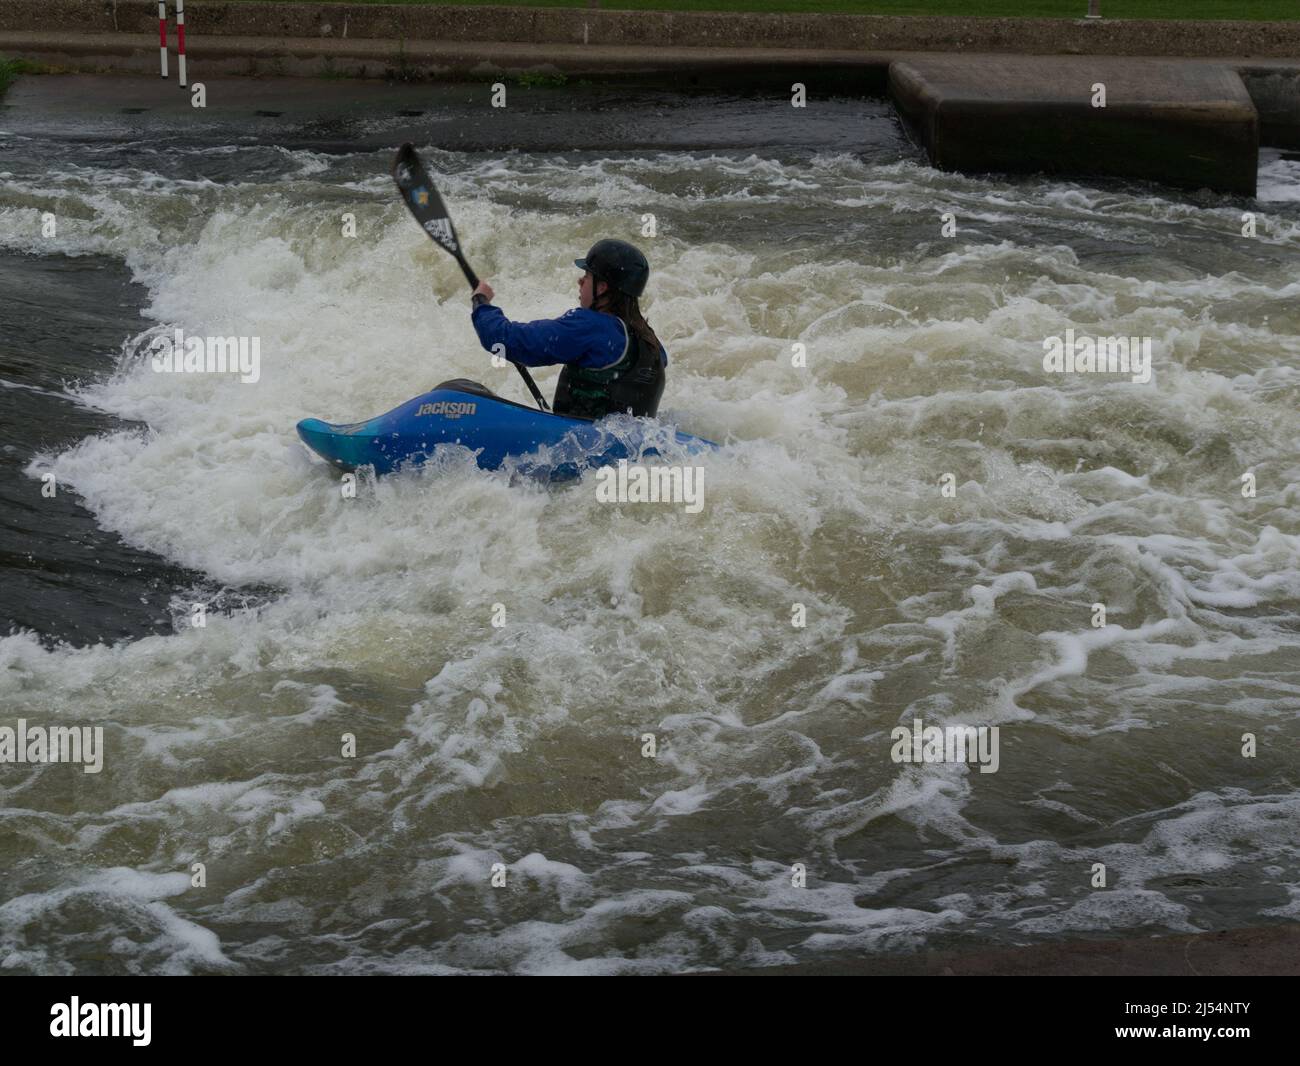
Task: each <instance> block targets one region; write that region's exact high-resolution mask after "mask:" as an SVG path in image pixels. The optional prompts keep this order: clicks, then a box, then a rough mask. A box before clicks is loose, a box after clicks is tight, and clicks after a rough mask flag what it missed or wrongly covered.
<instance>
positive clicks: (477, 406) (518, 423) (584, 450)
mask: <svg viewBox="0 0 1300 1066" xmlns="http://www.w3.org/2000/svg"><path fill="white" fill-rule="evenodd" d="M298 436H300V437H301V438H302V439H303V441H304V442H305V443H306V445H307V447H309V448H310V449H311V450H312V451H314V452H315V453H316V454H317V455H319V456H321V457H322V458H324V459H327V460H328V461H329V462H330V463H332V464H333V465H334V466H336V467H338V468H339V469H341V470H355V469H357V468H358V467H362V466H371V467H374V470H375V473H377V474H387V473H389V472H391V471H393V470H396V469H397V468H398V467H400V466H404V465H407V464H416V463H421V462H423V461H424V460H426V459H428V458H429V457H430V456H431V455H432V454H433V452H434V449H436V448H437V447H438V446H439V445H461V446H463V447H465V448H468V449H470V450H471V451H473V452H475V453H476V459H477V462H478V465H479V466H480V467H482V468H483V469H485V470H496V469H499V468H500V467H501V466H503V465H504V464H505V463H506V462H507V461H509V460H519V461H520V462H519V463H518V466H519V468H520V469H522V470H524V471H525V472H528V473H531V474H535V475H541V476H544V477H549V478H550V479H551V480H565V479H569V478H574V477H577V476H578V474H579V473H580V472H581V471H582V470H583V469H588V468H592V467H599V466H609V465H611V464H613V463H617V462H618V461H619V460H620V459H627V460H629V461H635V460H637V459H640V458H644V457H655V456H660V455H662V454H664V453H665V452H670V453H684V454H687V455H698V454H700V453H702V452H707V451H712V450H713V449H715V448H717V445H716V444H714V443H713V442H712V441H708V440H704V439H703V438H702V437H693V436H691V435H690V434H689V433H679V432H676V431H675V430H672V429H670V428H668V427H666V426H659V425H655V424H654V423H648V422H646V421H645V420H644V419H635V418H631V417H630V416H613V417H610V418H603V419H601V420H600V421H598V422H593V421H590V420H588V419H585V418H568V417H566V416H564V415H556V414H550V413H549V412H546V411H538V410H535V409H534V408H532V407H525V406H524V405H523V404H519V403H514V402H513V401H511V400H504V399H502V398H501V397H500V396H497V395H495V394H494V393H492V392H491V391H490V390H489V389H487V388H485V387H484V386H482V385H480V384H478V383H477V382H473V381H466V380H463V379H459V378H458V379H456V380H454V381H444V382H443V383H442V384H441V385H439V386H438V387H437V388H435V389H434V390H433V391H432V392H426V393H425V394H424V395H423V396H417V397H415V399H413V400H407V401H406V403H404V404H402V405H401V406H400V407H395V408H393V409H392V410H391V411H389V412H388V413H387V414H382V415H379V416H377V417H375V418H372V419H369V420H368V421H366V422H354V423H352V424H351V425H346V426H340V425H333V424H331V423H329V422H322V421H321V420H320V419H319V418H304V419H303V420H302V421H301V422H299V423H298Z"/></svg>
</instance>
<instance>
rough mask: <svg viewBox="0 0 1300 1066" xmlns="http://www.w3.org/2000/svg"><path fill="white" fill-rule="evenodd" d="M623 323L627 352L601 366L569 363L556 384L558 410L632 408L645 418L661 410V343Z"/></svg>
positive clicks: (583, 412) (584, 414)
mask: <svg viewBox="0 0 1300 1066" xmlns="http://www.w3.org/2000/svg"><path fill="white" fill-rule="evenodd" d="M617 321H618V323H619V325H621V326H622V327H623V334H624V337H625V340H624V342H623V354H622V355H621V356H619V359H618V362H616V363H611V364H610V365H609V366H602V367H600V368H599V369H592V368H591V367H583V366H575V365H574V364H573V363H566V364H565V365H564V369H563V370H561V371H560V380H559V382H558V383H557V384H556V386H555V403H554V405H553V406H554V408H555V413H556V414H557V415H569V416H570V417H571V418H604V417H605V416H606V415H611V414H622V413H624V412H628V411H630V412H631V413H632V414H634V415H637V416H639V417H644V418H653V417H654V416H655V415H656V414H657V413H658V412H659V398H660V397H661V396H663V394H664V382H665V381H666V380H667V375H666V374H665V373H664V363H663V357H662V356H661V355H660V354H659V348H658V346H657V345H654V344H652V343H650V342H649V341H647V340H645V339H644V338H643V337H641V336H640V335H638V334H636V333H633V332H632V331H631V330H630V329H628V328H627V323H626V322H624V321H623V320H622V319H621V318H620V319H617Z"/></svg>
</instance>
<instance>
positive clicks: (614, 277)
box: [573, 240, 650, 296]
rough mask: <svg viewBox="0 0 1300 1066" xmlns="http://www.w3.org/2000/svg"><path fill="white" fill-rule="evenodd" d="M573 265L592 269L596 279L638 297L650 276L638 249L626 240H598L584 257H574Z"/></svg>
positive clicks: (644, 258)
mask: <svg viewBox="0 0 1300 1066" xmlns="http://www.w3.org/2000/svg"><path fill="white" fill-rule="evenodd" d="M573 265H574V266H576V267H579V268H580V269H582V270H588V271H590V272H591V276H592V277H593V278H595V279H596V280H597V281H603V282H604V283H605V284H606V285H608V286H609V287H610V288H611V289H617V290H618V291H619V292H623V293H627V295H628V296H640V295H641V294H642V293H643V292H645V283H646V282H647V281H648V280H649V279H650V264H649V262H647V261H646V257H645V256H644V255H642V254H641V252H640V250H639V249H637V248H635V247H633V246H632V245H630V244H628V243H627V241H608V240H607V241H597V242H596V243H595V244H593V245H592V246H591V251H589V252H588V253H587V258H586V259H575V260H574V261H573Z"/></svg>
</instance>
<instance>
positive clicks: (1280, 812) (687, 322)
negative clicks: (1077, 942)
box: [0, 78, 1300, 973]
mask: <svg viewBox="0 0 1300 1066" xmlns="http://www.w3.org/2000/svg"><path fill="white" fill-rule="evenodd" d="M224 85H228V86H230V88H229V93H228V94H227V95H225V96H224V97H223V96H222V93H221V91H220V90H221V89H222V86H224ZM164 92H166V93H168V94H172V93H175V88H174V87H171V88H170V89H168V88H166V87H165V86H164V87H161V88H160V87H158V86H155V85H154V84H152V83H147V79H137V80H132V79H71V78H68V79H55V78H47V79H33V78H28V79H24V80H23V81H21V82H20V83H19V84H18V85H17V86H15V88H14V89H13V90H11V92H10V94H9V97H8V99H7V101H6V103H7V107H6V108H5V109H4V110H0V182H2V187H0V295H2V296H3V301H2V302H0V420H2V421H0V434H2V438H3V439H0V468H2V469H3V473H4V475H5V476H4V478H3V483H2V484H0V507H2V508H3V514H4V520H3V523H2V526H3V528H2V529H0V538H3V539H0V599H2V605H0V624H3V626H4V627H6V630H7V635H4V636H0V727H3V726H9V727H15V726H16V724H17V720H18V719H23V720H25V721H26V722H27V723H28V724H29V726H32V725H42V726H49V725H55V724H65V725H77V726H92V727H93V726H98V727H101V728H102V729H103V746H104V759H103V769H102V771H101V772H100V773H98V774H87V773H83V771H82V769H81V768H80V767H77V766H70V765H66V764H49V765H39V766H33V765H31V764H28V763H23V764H5V765H0V968H3V970H4V972H9V973H14V972H18V973H64V972H87V973H143V972H166V973H270V972H294V973H376V972H385V973H409V972H435V973H436V972H502V971H506V972H519V973H626V972H643V973H657V972H671V971H682V970H691V969H702V968H715V967H724V968H743V967H755V966H766V965H774V964H780V963H790V962H806V961H815V960H838V959H849V958H866V957H871V956H878V955H899V954H904V953H910V952H916V951H920V950H925V949H940V950H961V949H964V948H975V947H988V946H998V945H1015V944H1030V943H1040V942H1044V941H1053V940H1061V939H1066V938H1087V939H1105V938H1110V937H1131V936H1148V935H1156V934H1167V933H1178V932H1191V931H1198V930H1215V929H1223V928H1234V927H1242V926H1254V925H1268V924H1281V923H1287V922H1294V921H1295V920H1297V919H1298V918H1300V831H1298V826H1300V776H1298V775H1297V758H1296V752H1297V750H1298V749H1297V741H1298V740H1300V727H1298V726H1297V711H1300V536H1298V533H1300V524H1298V520H1300V487H1297V483H1298V482H1300V413H1298V411H1300V403H1298V402H1297V401H1298V400H1300V370H1298V369H1297V367H1300V191H1298V190H1300V161H1297V160H1296V159H1293V158H1287V157H1286V156H1285V155H1282V154H1279V153H1277V152H1266V153H1265V157H1264V160H1263V163H1262V169H1261V183H1260V194H1259V197H1258V199H1256V200H1254V201H1250V200H1240V199H1232V198H1226V197H1219V196H1213V195H1210V194H1209V193H1202V194H1194V195H1189V194H1183V193H1175V192H1171V191H1169V190H1164V189H1159V188H1155V187H1150V186H1141V185H1132V184H1115V183H1086V182H1070V181H1056V180H1047V179H1044V178H1032V177H1029V178H1016V179H1002V178H973V177H962V176H957V175H949V174H941V173H938V172H936V171H934V170H931V169H929V168H928V167H927V166H925V165H924V163H923V160H922V159H921V158H920V157H919V156H918V155H917V153H916V152H915V150H914V149H913V148H912V147H911V146H910V145H909V144H908V142H907V140H906V138H905V137H904V136H903V135H902V133H901V131H900V130H899V129H898V127H897V126H896V124H895V122H894V120H893V117H892V113H891V110H890V108H889V107H888V105H886V104H885V103H883V102H880V101H870V100H868V101H860V100H851V99H836V100H813V101H812V102H811V103H810V106H809V108H807V109H805V110H803V111H798V110H795V109H792V108H790V107H789V104H788V101H787V100H786V99H785V98H778V99H777V100H776V102H770V101H765V100H762V99H758V98H753V97H749V98H744V97H738V96H726V97H723V96H698V95H696V96H673V95H667V94H662V93H636V92H634V91H632V90H619V91H617V92H615V91H605V90H601V89H598V88H595V87H591V86H575V87H571V88H566V89H563V90H557V89H542V88H534V89H523V88H515V89H512V90H511V92H512V93H513V96H512V97H511V104H510V106H508V107H507V108H506V109H504V111H493V110H492V109H490V108H489V107H488V106H487V102H486V97H487V89H486V87H484V86H468V87H457V88H454V89H442V90H435V89H429V88H427V87H426V88H423V89H421V88H417V87H409V88H383V87H370V86H355V85H346V84H342V83H304V82H294V83H291V84H281V83H276V82H243V83H239V82H232V83H216V84H215V85H214V86H213V87H212V88H210V92H212V94H213V97H214V99H215V100H216V104H215V105H214V106H213V107H211V108H210V109H209V113H208V114H205V115H204V117H203V118H202V119H198V118H195V117H194V114H192V113H190V112H188V111H187V110H186V109H184V108H183V107H181V106H180V105H179V104H178V103H177V102H176V100H175V99H172V100H171V101H170V102H168V101H166V100H162V96H163V94H164ZM148 94H154V96H155V97H157V98H158V99H159V100H160V101H162V102H160V103H157V104H156V105H155V104H154V103H153V102H151V99H150V98H149V97H148ZM240 94H243V95H242V96H241V95H240ZM223 99H224V100H226V101H228V103H226V104H225V105H224V110H223V105H222V104H221V101H222V100H223ZM272 100H274V101H276V103H274V104H270V103H267V102H266V101H272ZM257 101H261V102H260V103H258V102H257ZM256 110H261V111H263V112H265V113H263V114H256V113H255V111H256ZM399 112H408V113H405V114H401V113H399ZM411 112H413V113H411ZM406 138H410V139H413V140H414V141H415V142H416V144H417V147H418V148H419V149H420V150H421V152H422V154H423V155H424V157H425V159H426V161H427V162H428V163H429V165H430V168H431V169H432V170H434V171H435V172H436V173H437V174H438V175H440V177H441V185H442V188H443V192H444V196H445V198H446V200H447V202H448V204H449V206H450V207H451V210H452V212H453V215H454V217H455V219H456V222H457V226H458V228H459V230H460V234H461V237H462V239H463V241H464V243H465V246H466V249H467V253H468V256H469V258H470V260H471V262H472V263H473V264H474V266H475V268H476V269H477V271H478V272H479V273H480V274H481V275H482V276H483V277H485V278H488V279H490V280H491V281H492V283H493V285H494V286H495V288H496V291H497V297H498V302H499V303H500V304H501V306H502V307H503V308H504V309H505V310H506V312H507V314H509V315H510V316H511V317H514V318H521V319H526V318H536V317H543V316H551V315H556V314H559V313H561V312H562V311H564V310H565V309H566V308H568V307H571V306H573V305H574V303H575V302H576V289H575V283H576V280H577V271H576V270H575V269H574V268H573V266H572V260H573V258H574V257H575V256H576V255H580V254H582V253H583V252H584V251H585V249H586V248H587V247H588V245H590V244H591V243H592V242H593V241H594V240H596V239H597V238H600V237H603V236H621V237H624V238H627V239H631V240H634V241H636V242H637V243H639V244H641V245H642V246H643V247H644V248H646V250H647V251H648V254H649V256H650V259H651V262H652V265H653V274H652V280H651V283H650V288H649V292H648V299H647V300H646V301H645V303H646V306H647V317H648V318H649V320H650V321H651V323H652V324H653V325H654V327H655V328H656V330H657V331H658V333H659V335H660V337H661V338H662V339H663V340H664V342H665V344H666V347H667V349H668V351H669V353H670V360H671V363H670V371H669V372H670V376H669V382H668V387H667V391H666V393H665V398H664V404H663V407H662V409H661V416H662V418H663V419H664V420H666V421H669V422H672V423H674V424H676V425H678V426H679V427H680V428H681V429H683V430H686V431H689V432H693V433H697V434H700V435H703V436H707V437H709V438H711V439H714V440H717V441H721V442H724V443H725V445H726V446H725V448H724V449H723V450H722V451H721V452H719V453H718V454H717V455H715V456H710V457H709V458H708V459H707V460H705V462H704V470H705V493H706V496H705V499H706V506H705V507H704V508H703V510H702V511H700V512H699V513H698V514H691V513H686V512H685V510H684V509H683V508H682V507H681V506H671V507H670V506H655V505H644V504H643V505H635V504H625V505H614V506H611V505H609V504H604V503H601V502H598V500H597V497H596V492H595V478H594V475H588V476H587V477H586V478H585V479H583V480H582V481H580V482H578V483H577V484H571V485H568V486H561V487H549V486H546V485H542V484H538V483H536V482H535V481H531V480H529V479H527V478H521V477H518V476H512V474H511V473H510V472H509V471H502V472H497V473H487V472H484V471H481V470H478V469H477V468H476V467H475V466H474V464H473V460H472V457H471V456H469V455H468V454H466V453H464V452H459V453H454V454H447V455H444V456H443V457H442V458H441V459H440V460H439V461H437V462H434V463H432V464H430V465H428V466H426V467H424V468H423V469H421V470H418V471H411V472H407V473H402V474H398V475H395V476H393V477H390V478H386V479H382V480H380V481H379V482H375V481H373V480H364V479H363V482H362V484H361V489H360V492H359V493H358V496H357V498H355V499H345V498H343V496H342V494H341V492H340V490H339V485H338V482H337V479H336V477H335V476H334V475H332V474H331V473H330V472H329V470H328V468H326V467H324V466H323V465H321V464H320V463H318V462H316V461H314V460H313V459H312V458H310V457H309V455H308V454H307V453H306V452H305V450H304V449H303V447H302V446H301V445H300V444H299V443H298V441H297V439H296V436H295V434H294V432H293V426H294V423H295V422H296V421H297V420H298V419H299V418H302V417H305V416H307V415H313V416H318V417H323V418H326V419H328V420H331V421H351V420H354V419H357V418H361V417H368V416H370V415H373V414H376V413H378V412H380V411H383V410H386V409H388V408H390V407H392V406H395V405H396V404H397V403H399V402H401V401H403V400H405V399H407V398H409V397H411V396H413V395H415V394H417V393H419V392H421V391H424V390H426V389H427V388H429V387H431V386H432V385H433V384H434V383H436V382H437V381H440V380H442V379H445V378H451V377H472V378H477V379H479V380H482V381H485V382H487V383H488V384H490V385H492V386H493V387H495V388H497V389H498V390H500V391H501V392H502V393H503V394H504V395H506V396H508V397H510V398H513V399H518V400H525V399H526V396H525V395H524V394H523V390H522V387H521V384H520V383H519V381H518V380H517V379H515V377H514V376H513V372H512V371H507V370H496V369H493V368H492V367H491V366H490V365H489V363H488V358H487V354H486V353H484V352H483V351H482V350H481V349H480V348H479V346H478V344H477V342H476V339H475V337H474V334H473V331H472V329H471V327H470V324H469V316H468V314H467V300H466V292H465V290H464V283H463V279H461V277H460V275H459V272H458V270H457V268H456V266H455V264H454V263H453V262H452V260H451V259H450V258H449V257H447V256H446V255H444V254H443V253H441V252H439V251H438V250H437V249H435V248H434V247H433V245H432V244H431V242H429V241H428V240H427V239H426V238H425V237H424V236H423V235H422V234H421V233H420V232H419V230H418V227H416V225H415V224H414V223H413V222H412V220H411V219H410V217H409V215H408V214H407V213H406V211H405V209H404V208H403V207H402V205H401V204H400V203H399V202H398V201H397V200H396V198H395V196H394V194H393V191H392V186H391V180H390V178H389V177H388V166H389V161H390V159H391V152H392V149H393V147H395V145H396V144H397V143H399V142H400V141H401V140H403V139H406ZM47 211H48V212H53V214H54V217H55V221H56V224H57V229H56V233H55V235H53V236H43V235H42V233H41V220H42V216H43V214H44V213H45V212H47ZM1243 212H1253V213H1254V214H1255V216H1256V225H1257V233H1256V236H1255V237H1253V238H1246V237H1243V236H1242V235H1241V228H1242V224H1243V221H1242V216H1243ZM345 213H348V214H351V215H352V216H354V220H355V227H356V235H355V236H345V235H344V220H343V215H344V214H345ZM945 213H950V214H951V215H952V218H953V220H954V221H955V224H956V227H957V229H956V232H955V234H952V235H945V234H944V232H943V224H944V223H943V216H944V215H945ZM646 215H653V216H654V221H655V226H656V233H655V235H654V236H653V237H643V236H642V235H641V233H642V225H643V222H644V216H646ZM159 326H165V327H167V328H168V329H172V328H178V327H179V328H182V329H184V330H185V331H186V332H187V333H191V334H216V335H228V334H242V335H248V336H257V337H260V339H261V352H262V364H261V377H260V380H259V381H258V382H257V383H256V384H241V383H239V382H238V381H235V380H230V379H229V378H226V379H217V378H215V377H210V376H204V375H161V374H156V373H153V372H152V371H151V369H150V368H149V366H148V364H147V363H144V362H141V361H138V360H130V359H124V358H123V351H124V345H126V346H128V347H129V346H130V345H131V344H133V343H135V342H137V341H138V338H139V335H140V334H141V333H142V332H144V331H146V330H149V329H151V328H154V327H159ZM1067 328H1073V329H1074V330H1075V331H1076V332H1078V333H1086V334H1090V335H1095V336H1109V335H1122V336H1129V335H1135V336H1136V335H1141V336H1147V337H1150V338H1152V342H1153V353H1154V354H1153V364H1154V372H1153V378H1152V381H1151V382H1150V383H1148V384H1140V383H1134V382H1133V381H1131V380H1129V378H1127V377H1125V376H1122V375H1115V374H1110V375H1095V374H1094V375H1086V374H1075V375H1062V374H1052V373H1048V372H1046V371H1045V370H1044V369H1043V363H1042V360H1043V341H1044V338H1045V337H1049V336H1054V335H1063V334H1064V331H1065V330H1066V329H1067ZM796 343H802V344H803V345H804V346H805V350H806V366H796V365H792V362H793V361H792V345H794V344H796ZM537 376H538V378H539V381H540V383H541V384H542V387H543V390H544V391H545V392H547V393H548V394H549V393H550V392H551V391H552V388H553V384H554V372H553V371H549V370H544V371H541V372H539V373H538V375H537ZM1248 473H1249V474H1253V475H1254V480H1255V494H1254V495H1253V496H1249V495H1243V480H1242V477H1243V475H1244V474H1248ZM49 474H52V475H53V476H54V484H55V485H56V486H57V488H58V493H57V495H55V496H54V497H53V498H50V497H48V496H44V495H42V491H41V490H42V485H43V484H45V483H46V482H47V481H48V479H46V480H45V481H43V480H42V479H43V477H44V476H45V475H49ZM945 474H951V475H952V478H951V479H948V481H947V482H946V483H948V484H951V485H954V486H955V495H953V494H949V495H945V494H944V493H943V492H942V491H941V485H942V484H943V483H945V481H944V475H945ZM195 602H203V603H205V604H207V605H208V613H207V618H206V625H205V626H203V627H195V626H193V625H192V624H191V623H190V613H189V612H190V610H191V605H192V604H193V603H195ZM1096 603H1101V604H1104V605H1105V607H1106V612H1107V615H1106V619H1105V621H1106V625H1105V626H1104V627H1101V628H1098V627H1096V626H1094V624H1093V618H1094V609H1093V605H1094V604H1096ZM796 604H802V605H803V607H804V610H805V612H806V625H804V626H802V627H798V626H795V625H793V624H792V619H793V616H794V612H795V610H796V608H795V607H794V605H796ZM495 605H500V607H499V608H496V607H495ZM494 608H495V610H496V612H497V615H498V617H500V615H501V613H502V612H504V618H505V624H504V625H503V626H500V627H494V626H493V625H492V620H493V615H494ZM916 719H921V720H922V721H923V722H924V723H925V724H927V725H940V726H942V725H954V724H961V725H971V726H984V727H992V726H996V727H998V729H999V736H1000V757H999V764H998V768H997V772H994V773H981V772H980V771H979V769H978V768H976V767H973V766H967V765H964V764H955V763H951V762H948V763H944V762H940V763H922V764H907V763H899V762H896V761H894V760H893V759H891V747H892V746H893V744H892V740H891V735H890V734H891V730H893V729H894V728H895V727H897V726H899V725H900V724H902V725H906V726H910V725H911V724H912V722H913V721H914V720H916ZM646 734H653V735H654V744H655V748H656V751H655V754H654V756H653V757H647V756H646V754H644V751H645V748H646V745H647V743H648V742H647V741H646V739H645V735H646ZM1244 734H1251V735H1252V736H1253V738H1254V744H1255V752H1254V755H1253V757H1246V756H1243V744H1244V743H1245V742H1244V741H1243V735H1244ZM346 735H350V736H351V737H353V738H355V749H356V751H355V755H352V754H350V753H346V752H345V750H344V747H345V743H346V741H345V736H346ZM195 864H202V877H200V876H199V874H198V873H197V872H196V870H195ZM494 864H500V867H501V868H504V871H505V883H504V885H494V884H493V883H492V875H493V868H494ZM1098 864H1101V865H1103V866H1104V868H1105V878H1106V880H1105V887H1099V884H1098V881H1097V878H1098ZM800 869H802V871H803V872H804V876H805V877H806V883H798V880H799V879H798V877H797V874H798V871H799V870H800ZM498 880H500V878H499V877H498ZM195 881H202V882H204V883H201V884H197V885H196V884H195V883H194V882H195Z"/></svg>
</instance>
